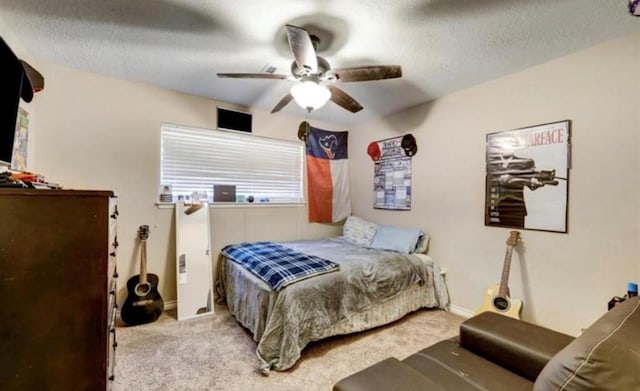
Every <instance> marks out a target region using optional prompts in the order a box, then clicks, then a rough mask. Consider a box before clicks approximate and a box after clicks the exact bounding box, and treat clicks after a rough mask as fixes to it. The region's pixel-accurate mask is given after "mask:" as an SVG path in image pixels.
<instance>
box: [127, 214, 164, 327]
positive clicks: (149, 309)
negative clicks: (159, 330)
mask: <svg viewBox="0 0 640 391" xmlns="http://www.w3.org/2000/svg"><path fill="white" fill-rule="evenodd" d="M138 238H139V239H140V274H139V275H135V276H133V277H131V278H129V281H127V291H128V295H127V299H126V300H125V301H124V304H123V306H122V311H121V312H120V317H121V318H122V321H123V322H124V323H126V324H128V325H138V324H143V323H150V322H153V321H155V320H157V319H158V318H159V317H160V315H161V314H162V311H163V310H164V301H162V297H161V296H160V293H159V292H158V276H156V275H155V274H151V273H147V239H148V238H149V226H148V225H141V226H140V228H138Z"/></svg>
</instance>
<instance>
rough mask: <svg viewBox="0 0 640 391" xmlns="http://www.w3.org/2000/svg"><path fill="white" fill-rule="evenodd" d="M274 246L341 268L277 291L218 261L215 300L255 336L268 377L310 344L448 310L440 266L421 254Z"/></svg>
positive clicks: (339, 243)
mask: <svg viewBox="0 0 640 391" xmlns="http://www.w3.org/2000/svg"><path fill="white" fill-rule="evenodd" d="M279 244H280V245H282V246H285V247H287V248H289V249H291V250H293V251H296V252H299V253H304V254H309V255H311V256H315V257H319V258H322V259H325V260H328V261H331V262H334V263H336V264H337V265H339V269H338V270H336V271H332V272H328V273H324V274H321V275H317V276H314V277H311V278H306V279H303V280H301V281H298V282H295V283H292V284H290V285H287V286H286V287H284V288H282V289H280V290H274V289H272V288H271V287H270V286H269V285H268V284H267V283H266V282H265V281H263V280H262V279H260V278H259V277H257V276H256V275H254V274H253V273H251V272H249V271H248V270H246V269H245V268H244V267H242V266H241V265H240V264H238V263H236V262H234V261H232V260H230V259H228V258H227V257H225V256H223V255H221V256H220V258H219V266H218V278H217V281H216V293H217V300H218V302H221V303H222V302H225V303H226V304H227V307H228V308H229V311H230V313H231V314H232V315H233V316H234V317H235V318H236V320H237V321H238V322H239V323H240V324H242V325H243V326H244V327H245V328H247V329H248V330H250V332H251V333H252V335H253V339H254V340H255V341H256V342H257V343H258V347H257V350H256V353H257V355H258V358H259V366H260V370H261V372H262V373H263V374H265V375H268V374H269V371H270V370H272V369H273V370H277V371H284V370H286V369H289V368H291V367H292V366H293V365H294V364H295V363H296V362H297V361H298V359H299V358H300V355H301V352H302V350H303V349H304V347H305V346H306V345H307V344H308V343H309V342H311V341H316V340H320V339H323V338H327V337H330V336H334V335H340V334H348V333H353V332H358V331H362V330H366V329H370V328H373V327H377V326H381V325H384V324H387V323H390V322H393V321H395V320H398V319H400V318H402V317H403V316H405V315H406V314H408V313H410V312H413V311H416V310H418V309H420V308H423V307H428V308H433V307H437V308H444V307H445V306H446V305H447V304H448V303H449V297H448V294H447V289H446V286H445V283H444V280H443V278H442V276H441V274H440V269H439V267H438V264H437V263H436V262H435V261H434V260H433V259H431V258H430V257H429V256H427V255H425V254H406V253H403V252H400V251H396V250H387V249H380V248H372V247H371V246H370V245H371V243H365V244H364V245H363V244H362V243H360V244H358V243H354V241H353V240H349V237H348V236H346V237H345V236H341V237H335V238H328V239H321V240H301V241H292V242H280V243H279Z"/></svg>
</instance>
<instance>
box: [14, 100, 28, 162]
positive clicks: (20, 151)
mask: <svg viewBox="0 0 640 391" xmlns="http://www.w3.org/2000/svg"><path fill="white" fill-rule="evenodd" d="M28 136H29V113H27V111H26V110H24V109H23V108H22V107H21V108H20V109H19V110H18V119H17V120H16V134H15V137H14V139H13V155H12V158H11V168H13V169H14V170H18V171H26V170H27V141H28Z"/></svg>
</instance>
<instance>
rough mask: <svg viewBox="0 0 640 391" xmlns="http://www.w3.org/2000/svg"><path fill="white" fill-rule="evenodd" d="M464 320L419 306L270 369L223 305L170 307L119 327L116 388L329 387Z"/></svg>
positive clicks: (448, 333) (264, 390)
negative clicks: (211, 309) (146, 320)
mask: <svg viewBox="0 0 640 391" xmlns="http://www.w3.org/2000/svg"><path fill="white" fill-rule="evenodd" d="M462 320H463V318H461V317H459V316H457V315H454V314H451V313H449V312H445V311H442V310H427V309H423V310H419V311H416V312H414V313H412V314H409V315H407V316H406V317H404V318H403V319H400V320H399V321H397V322H394V323H392V324H390V325H386V326H382V327H378V328H376V329H373V330H368V331H364V332H360V333H356V334H350V335H346V336H338V337H332V338H328V339H325V340H322V341H318V342H313V343H311V344H309V345H308V346H307V347H306V348H305V349H304V350H303V351H302V357H301V359H300V360H299V361H298V363H296V365H295V366H294V367H293V368H291V369H290V370H288V371H285V372H276V371H272V372H271V375H270V376H268V377H265V376H263V375H261V374H260V372H259V370H258V358H257V356H256V353H255V351H256V346H257V343H256V342H254V341H253V339H252V338H251V334H250V333H249V332H248V331H247V330H246V329H244V328H242V327H241V326H240V325H239V324H238V323H237V322H236V321H235V319H234V318H233V316H231V315H230V314H229V311H228V310H227V308H226V307H225V306H221V305H216V307H215V313H214V314H213V315H207V316H205V317H200V318H196V319H190V320H183V321H180V322H179V321H177V320H176V318H175V311H167V312H165V313H164V314H163V315H162V317H161V318H160V319H158V321H156V322H154V323H150V324H146V325H140V326H135V327H118V328H117V338H118V349H117V353H116V370H115V381H114V384H113V390H114V391H131V390H136V391H147V390H149V391H155V390H163V391H165V390H180V391H183V390H184V391H188V390H189V391H191V390H193V391H195V390H198V391H200V390H202V391H204V390H207V391H208V390H224V391H227V390H228V391H235V390H238V391H240V390H241V391H247V390H260V391H270V390H278V391H287V390H292V391H293V390H308V391H314V390H323V391H330V390H331V388H332V387H333V385H334V384H335V383H336V382H337V381H338V380H340V379H342V378H344V377H346V376H348V375H350V374H352V373H354V372H356V371H358V370H361V369H363V368H365V367H368V366H370V365H372V364H374V363H376V362H378V361H381V360H383V359H385V358H387V357H391V356H393V357H396V358H398V359H404V358H405V357H407V356H409V355H411V354H413V353H415V352H417V351H418V350H421V349H423V348H425V347H427V346H429V345H431V344H433V343H435V342H437V341H440V340H442V339H445V338H450V337H452V336H454V335H457V334H458V327H459V325H460V323H461V322H462Z"/></svg>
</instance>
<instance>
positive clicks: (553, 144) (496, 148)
mask: <svg viewBox="0 0 640 391" xmlns="http://www.w3.org/2000/svg"><path fill="white" fill-rule="evenodd" d="M569 125H570V122H569V121H560V122H554V123H549V124H543V125H537V126H530V127H526V128H521V129H515V130H508V131H503V132H496V133H490V134H488V135H487V147H486V196H485V225H486V226H495V227H510V228H520V229H531V230H540V231H551V232H561V233H566V232H567V207H568V189H569V169H570V163H571V162H570V157H569V156H570V150H569V148H570V145H571V144H570V138H569V130H570V129H569Z"/></svg>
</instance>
